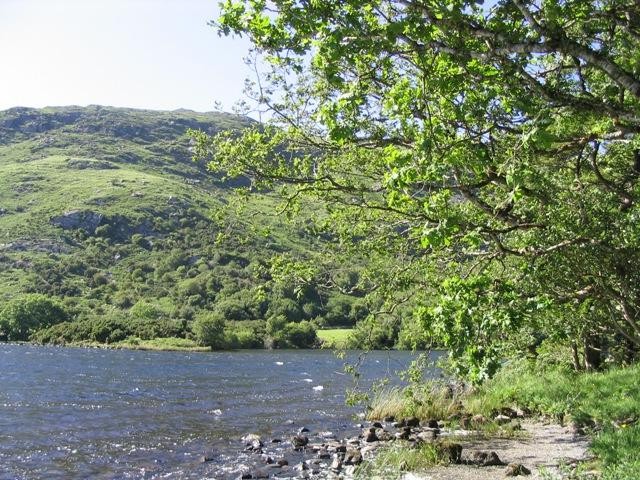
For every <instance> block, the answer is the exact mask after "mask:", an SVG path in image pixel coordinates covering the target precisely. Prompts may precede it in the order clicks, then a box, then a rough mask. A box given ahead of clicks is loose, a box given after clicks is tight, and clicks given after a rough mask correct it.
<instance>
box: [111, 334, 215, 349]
mask: <svg viewBox="0 0 640 480" xmlns="http://www.w3.org/2000/svg"><path fill="white" fill-rule="evenodd" d="M113 346H114V347H116V348H131V349H135V350H175V351H190V352H207V351H210V350H211V349H210V348H209V347H202V346H200V345H198V344H197V343H196V342H195V341H193V340H190V339H187V338H174V337H165V338H154V339H152V340H141V339H139V338H135V337H129V338H127V339H126V340H123V341H121V342H118V343H115V344H113Z"/></svg>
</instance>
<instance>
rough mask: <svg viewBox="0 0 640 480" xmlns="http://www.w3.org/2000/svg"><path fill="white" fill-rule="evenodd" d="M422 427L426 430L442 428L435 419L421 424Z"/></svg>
mask: <svg viewBox="0 0 640 480" xmlns="http://www.w3.org/2000/svg"><path fill="white" fill-rule="evenodd" d="M420 426H421V427H426V428H440V425H439V424H438V421H437V420H435V419H433V418H431V419H429V420H423V421H422V422H420Z"/></svg>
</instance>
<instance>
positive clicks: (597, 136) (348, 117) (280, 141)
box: [198, 0, 640, 378]
mask: <svg viewBox="0 0 640 480" xmlns="http://www.w3.org/2000/svg"><path fill="white" fill-rule="evenodd" d="M216 25H217V27H218V28H219V29H220V31H221V32H223V33H224V34H240V35H246V36H248V37H249V38H250V40H251V41H252V42H253V44H254V45H255V49H256V52H257V53H258V54H259V60H258V61H257V62H256V64H255V65H256V72H258V74H259V75H258V79H257V81H256V82H255V83H254V84H253V85H252V87H253V88H252V89H251V90H252V94H253V98H254V99H255V100H256V101H257V103H258V104H259V105H261V106H263V107H266V108H267V109H268V110H269V111H270V112H271V115H270V118H271V122H270V123H271V125H270V126H261V127H260V128H259V129H254V130H250V131H247V132H245V133H243V134H242V135H240V136H239V137H238V136H232V135H230V134H223V135H221V136H218V137H216V138H214V139H209V138H207V137H205V136H203V135H201V136H199V142H198V154H199V155H201V156H208V155H213V161H212V164H211V165H212V168H214V169H218V170H223V171H226V172H228V173H229V174H231V175H235V174H238V175H240V174H241V175H246V176H248V177H250V178H252V179H253V180H254V186H258V187H260V186H262V187H267V188H274V187H276V186H278V185H283V184H284V185H285V187H284V192H283V193H284V194H285V195H286V197H287V199H288V205H289V206H292V205H294V204H295V202H296V201H297V200H298V199H299V198H301V197H302V196H304V195H311V196H315V197H320V198H321V199H323V200H324V201H325V202H327V203H326V204H327V205H328V206H329V214H330V215H331V219H330V222H328V224H329V225H331V227H332V228H333V230H334V231H335V232H336V233H338V234H340V235H341V238H342V239H346V240H348V239H351V240H355V242H354V243H353V244H354V245H356V246H357V247H359V248H362V249H364V250H365V251H367V252H368V253H369V254H371V255H373V254H374V253H375V252H380V253H381V254H384V255H387V256H388V257H390V258H393V262H388V261H387V263H386V264H385V265H386V266H387V268H384V269H381V270H380V271H379V273H380V274H381V275H383V276H382V277H380V281H376V279H371V283H372V285H373V287H374V288H375V289H377V290H378V291H385V290H386V292H387V293H388V294H389V295H388V296H389V297H391V296H394V297H395V298H396V301H397V302H401V301H403V300H404V299H406V298H407V297H406V296H405V297H403V292H404V293H405V294H407V293H408V294H409V295H410V296H411V299H412V301H415V302H416V303H415V304H416V305H419V308H417V309H416V314H415V315H416V316H415V319H416V321H419V322H422V325H423V326H424V328H425V329H426V330H427V331H428V332H429V333H431V334H432V335H435V336H438V337H439V340H440V341H441V342H444V343H445V344H446V345H447V346H450V347H452V350H451V351H452V353H453V354H454V355H455V356H456V358H457V359H458V360H460V365H467V366H473V368H466V369H465V368H462V370H463V371H462V373H469V374H472V375H473V376H475V378H482V377H484V376H486V375H488V374H490V373H491V371H493V368H494V366H495V359H496V358H497V357H499V356H500V355H503V354H504V351H505V348H507V347H508V348H514V347H515V348H521V349H524V348H530V347H531V342H530V341H528V340H526V339H529V340H531V341H533V339H534V338H536V337H540V336H546V337H553V338H555V339H557V340H562V341H567V342H568V343H570V344H571V345H572V346H573V348H574V353H575V356H576V359H577V357H578V354H579V353H580V354H581V355H583V357H584V363H586V366H587V367H590V366H597V363H598V356H599V355H598V352H599V351H600V350H601V347H603V346H606V344H607V343H608V344H609V345H612V344H613V343H614V342H611V341H610V339H613V338H615V339H616V342H615V343H616V344H624V345H626V346H627V347H628V348H627V354H628V356H629V358H631V357H632V356H633V355H634V354H635V353H634V352H636V351H637V349H638V346H639V345H640V273H639V272H640V248H639V246H640V244H639V237H640V223H639V221H638V220H639V219H640V218H639V217H640V215H639V211H638V206H637V198H638V194H639V186H638V177H639V176H640V137H639V136H638V131H639V129H640V103H639V102H640V7H638V4H637V2H635V1H633V0H604V1H601V0H599V1H590V0H564V1H561V0H545V1H538V0H502V1H499V2H497V3H493V2H490V3H486V4H483V3H482V2H476V1H460V0H399V1H387V0H373V1H370V0H357V1H356V0H343V1H335V2H334V1H293V0H275V1H268V2H267V1H261V0H245V1H233V0H228V1H226V2H224V3H223V4H222V15H221V17H220V19H219V20H218V22H217V23H216ZM445 279H446V281H445ZM454 307H455V309H454ZM455 312H458V313H459V314H457V315H456V314H455ZM460 312H462V313H460ZM523 339H524V340H523ZM576 363H577V362H576Z"/></svg>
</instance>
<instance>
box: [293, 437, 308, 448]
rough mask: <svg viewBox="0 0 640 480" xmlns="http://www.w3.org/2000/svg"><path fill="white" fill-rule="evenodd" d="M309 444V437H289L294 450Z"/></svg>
mask: <svg viewBox="0 0 640 480" xmlns="http://www.w3.org/2000/svg"><path fill="white" fill-rule="evenodd" d="M308 443H309V437H307V436H306V435H294V436H293V437H291V444H292V445H293V448H295V449H296V450H298V449H300V448H303V447H305V446H306V445H307V444H308Z"/></svg>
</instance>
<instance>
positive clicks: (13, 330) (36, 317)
mask: <svg viewBox="0 0 640 480" xmlns="http://www.w3.org/2000/svg"><path fill="white" fill-rule="evenodd" d="M67 317H68V315H67V312H66V310H65V309H64V307H63V306H62V305H61V304H60V303H59V302H57V301H56V300H54V299H52V298H49V297H47V296H45V295H40V294H29V295H23V296H20V297H16V298H14V299H12V300H10V301H9V302H7V303H6V304H5V305H4V306H3V307H2V309H0V335H1V336H3V337H5V338H6V339H7V340H10V341H25V340H29V337H30V336H31V334H33V333H35V332H36V331H37V330H39V329H42V328H46V327H49V326H51V325H55V324H57V323H60V322H64V321H65V320H67Z"/></svg>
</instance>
